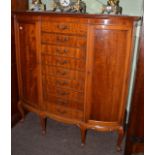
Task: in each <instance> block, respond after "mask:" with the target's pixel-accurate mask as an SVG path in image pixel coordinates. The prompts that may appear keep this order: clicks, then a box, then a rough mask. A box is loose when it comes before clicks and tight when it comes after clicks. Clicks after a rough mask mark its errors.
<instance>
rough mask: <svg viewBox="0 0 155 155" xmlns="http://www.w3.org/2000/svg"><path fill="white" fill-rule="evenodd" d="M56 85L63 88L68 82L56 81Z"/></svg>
mask: <svg viewBox="0 0 155 155" xmlns="http://www.w3.org/2000/svg"><path fill="white" fill-rule="evenodd" d="M56 84H57V85H61V86H65V85H68V82H67V81H56Z"/></svg>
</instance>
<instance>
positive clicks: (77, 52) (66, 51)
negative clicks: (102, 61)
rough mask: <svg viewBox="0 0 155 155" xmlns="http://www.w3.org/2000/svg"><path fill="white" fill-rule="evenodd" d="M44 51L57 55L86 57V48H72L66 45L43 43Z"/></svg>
mask: <svg viewBox="0 0 155 155" xmlns="http://www.w3.org/2000/svg"><path fill="white" fill-rule="evenodd" d="M42 53H46V54H51V55H57V56H66V57H71V58H77V59H85V57H86V48H71V47H65V46H56V45H48V44H42Z"/></svg>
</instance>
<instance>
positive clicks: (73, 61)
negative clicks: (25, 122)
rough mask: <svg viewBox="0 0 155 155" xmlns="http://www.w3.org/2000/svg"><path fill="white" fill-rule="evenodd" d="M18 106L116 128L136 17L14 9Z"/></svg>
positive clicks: (81, 123) (69, 120) (62, 118)
mask: <svg viewBox="0 0 155 155" xmlns="http://www.w3.org/2000/svg"><path fill="white" fill-rule="evenodd" d="M14 19H15V31H16V46H17V50H16V56H17V60H18V61H17V62H18V67H17V70H18V82H19V86H20V87H19V89H20V91H19V92H20V101H19V104H18V105H19V110H20V112H21V114H22V116H23V118H24V109H25V108H26V109H27V110H29V111H32V112H36V113H37V114H38V115H39V116H40V119H41V125H42V130H43V133H45V124H46V122H45V119H46V117H50V118H52V119H55V120H57V121H61V122H65V123H70V124H76V125H78V126H79V127H80V129H81V136H82V137H81V138H82V144H84V143H85V136H86V131H87V129H95V130H99V131H118V133H119V137H118V142H117V146H118V148H120V145H121V141H122V138H123V134H124V130H123V119H124V112H125V106H126V101H127V95H128V86H129V78H130V66H131V60H132V59H131V58H132V48H133V39H132V38H133V33H134V31H133V30H134V22H135V21H136V20H138V17H127V16H103V15H79V14H55V13H45V12H44V13H33V12H16V13H15V17H14Z"/></svg>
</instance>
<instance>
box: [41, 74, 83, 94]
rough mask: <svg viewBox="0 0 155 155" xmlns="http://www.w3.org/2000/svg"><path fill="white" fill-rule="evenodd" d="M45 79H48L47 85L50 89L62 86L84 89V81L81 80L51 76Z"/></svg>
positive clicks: (76, 89) (78, 89) (77, 89)
mask: <svg viewBox="0 0 155 155" xmlns="http://www.w3.org/2000/svg"><path fill="white" fill-rule="evenodd" d="M43 80H44V81H46V85H47V87H48V88H49V89H51V88H53V87H61V88H67V89H71V90H75V91H80V92H83V91H84V81H81V80H68V79H62V78H56V77H55V78H54V77H51V76H45V77H44V78H43Z"/></svg>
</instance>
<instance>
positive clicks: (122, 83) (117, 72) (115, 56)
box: [89, 26, 131, 123]
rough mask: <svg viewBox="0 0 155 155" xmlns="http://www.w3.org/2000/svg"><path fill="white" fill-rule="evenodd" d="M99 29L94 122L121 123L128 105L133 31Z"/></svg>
mask: <svg viewBox="0 0 155 155" xmlns="http://www.w3.org/2000/svg"><path fill="white" fill-rule="evenodd" d="M122 29H123V28H121V29H119V28H112V27H110V28H108V27H97V26H96V27H95V28H93V29H92V36H91V37H92V39H93V42H94V43H95V44H93V46H92V55H91V56H92V57H93V65H92V83H91V86H92V89H91V108H90V116H89V119H90V120H96V121H102V122H118V123H120V122H121V121H122V120H121V119H122V115H123V114H124V106H125V104H126V98H127V90H128V84H127V82H128V77H129V67H130V55H131V54H130V52H129V50H130V46H131V45H130V44H129V43H128V42H129V40H130V38H131V36H130V35H131V31H130V30H128V29H125V28H124V29H123V30H122Z"/></svg>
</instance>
